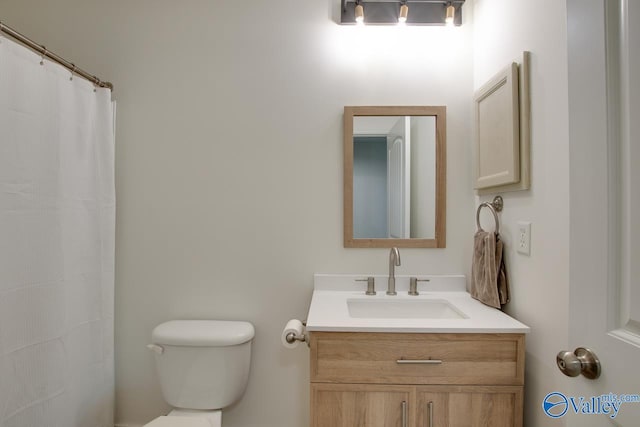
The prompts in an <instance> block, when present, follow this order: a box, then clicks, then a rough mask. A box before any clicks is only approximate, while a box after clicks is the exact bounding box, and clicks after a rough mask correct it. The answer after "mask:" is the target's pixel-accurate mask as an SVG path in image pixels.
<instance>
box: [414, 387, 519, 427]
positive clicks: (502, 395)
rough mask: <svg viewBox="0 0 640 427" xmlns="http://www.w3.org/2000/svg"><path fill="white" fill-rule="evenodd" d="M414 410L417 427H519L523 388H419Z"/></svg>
mask: <svg viewBox="0 0 640 427" xmlns="http://www.w3.org/2000/svg"><path fill="white" fill-rule="evenodd" d="M415 410H416V421H417V422H416V427H522V387H517V386H516V387H511V386H433V387H420V388H419V389H418V392H417V404H416V408H415Z"/></svg>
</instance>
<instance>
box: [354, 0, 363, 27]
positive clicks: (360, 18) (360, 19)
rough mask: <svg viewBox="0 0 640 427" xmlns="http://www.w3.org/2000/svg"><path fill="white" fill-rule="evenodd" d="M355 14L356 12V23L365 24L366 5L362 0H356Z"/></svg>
mask: <svg viewBox="0 0 640 427" xmlns="http://www.w3.org/2000/svg"><path fill="white" fill-rule="evenodd" d="M355 14H356V24H357V25H364V6H362V4H360V1H356V7H355Z"/></svg>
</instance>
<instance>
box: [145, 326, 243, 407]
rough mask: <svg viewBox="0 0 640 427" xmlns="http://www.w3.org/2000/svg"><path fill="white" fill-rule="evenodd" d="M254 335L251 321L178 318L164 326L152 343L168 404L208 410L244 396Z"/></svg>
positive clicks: (163, 392) (155, 331)
mask: <svg viewBox="0 0 640 427" xmlns="http://www.w3.org/2000/svg"><path fill="white" fill-rule="evenodd" d="M254 334H255V331H254V328H253V325H252V324H251V323H248V322H236V321H222V320H172V321H170V322H166V323H162V324H160V325H158V326H157V327H156V328H155V329H154V330H153V333H152V342H153V344H154V346H150V348H153V349H154V350H155V353H156V354H155V359H156V368H157V372H158V377H159V380H160V386H161V389H162V394H163V396H164V399H165V400H166V401H167V403H169V404H170V405H172V406H174V407H176V408H185V409H202V410H206V409H222V408H224V407H227V406H229V405H231V404H233V403H234V402H236V401H237V400H239V399H240V397H241V396H242V394H243V393H244V390H245V388H246V387H247V383H248V381H249V368H250V365H251V341H252V340H253V337H254Z"/></svg>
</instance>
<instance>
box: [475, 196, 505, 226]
mask: <svg viewBox="0 0 640 427" xmlns="http://www.w3.org/2000/svg"><path fill="white" fill-rule="evenodd" d="M503 206H504V201H503V200H502V196H496V197H494V198H493V202H483V203H480V206H478V210H477V211H476V227H477V228H478V231H484V230H483V229H482V226H481V225H480V211H481V210H482V208H484V207H487V208H489V210H490V211H491V213H492V214H493V219H494V220H495V221H496V231H495V233H496V234H500V220H499V219H498V212H502V208H503Z"/></svg>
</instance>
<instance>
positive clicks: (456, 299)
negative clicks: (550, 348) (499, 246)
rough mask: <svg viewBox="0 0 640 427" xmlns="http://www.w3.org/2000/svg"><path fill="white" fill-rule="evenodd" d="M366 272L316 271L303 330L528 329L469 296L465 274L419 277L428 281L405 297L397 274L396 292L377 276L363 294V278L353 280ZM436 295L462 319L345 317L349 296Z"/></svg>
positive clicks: (406, 286) (402, 278)
mask: <svg viewBox="0 0 640 427" xmlns="http://www.w3.org/2000/svg"><path fill="white" fill-rule="evenodd" d="M366 277H367V275H330V274H316V275H314V291H313V297H312V299H311V305H310V307H309V314H308V316H307V331H310V332H313V331H333V332H397V333H402V332H403V333H425V332H430V333H525V334H526V333H528V332H529V327H528V326H526V325H524V324H523V323H520V322H519V321H517V320H516V319H514V318H512V317H510V316H508V315H507V314H505V313H503V312H502V311H500V310H497V309H495V308H492V307H489V306H486V305H484V304H482V303H481V302H479V301H477V300H475V299H473V298H471V295H469V293H468V292H466V289H465V286H466V285H465V278H464V276H429V275H419V276H416V277H418V278H419V279H425V278H428V279H429V280H430V281H429V282H418V291H419V292H420V295H418V296H411V295H408V289H409V277H410V276H408V275H402V276H396V291H397V292H398V294H397V295H395V296H390V295H386V293H385V292H386V288H387V276H376V275H373V277H375V278H376V291H377V294H376V295H373V296H367V295H365V290H366V287H367V284H366V282H356V281H355V279H363V278H366ZM350 298H358V299H362V298H367V299H369V298H372V299H379V300H387V299H394V300H403V299H406V300H409V299H410V300H411V301H416V300H419V299H438V300H443V299H444V300H446V301H448V302H450V303H451V304H452V305H453V306H455V307H456V308H458V309H459V310H460V311H462V312H463V313H464V314H465V316H466V317H467V318H463V319H414V318H403V319H397V318H355V317H351V316H350V315H349V310H348V308H347V300H348V299H350Z"/></svg>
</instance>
